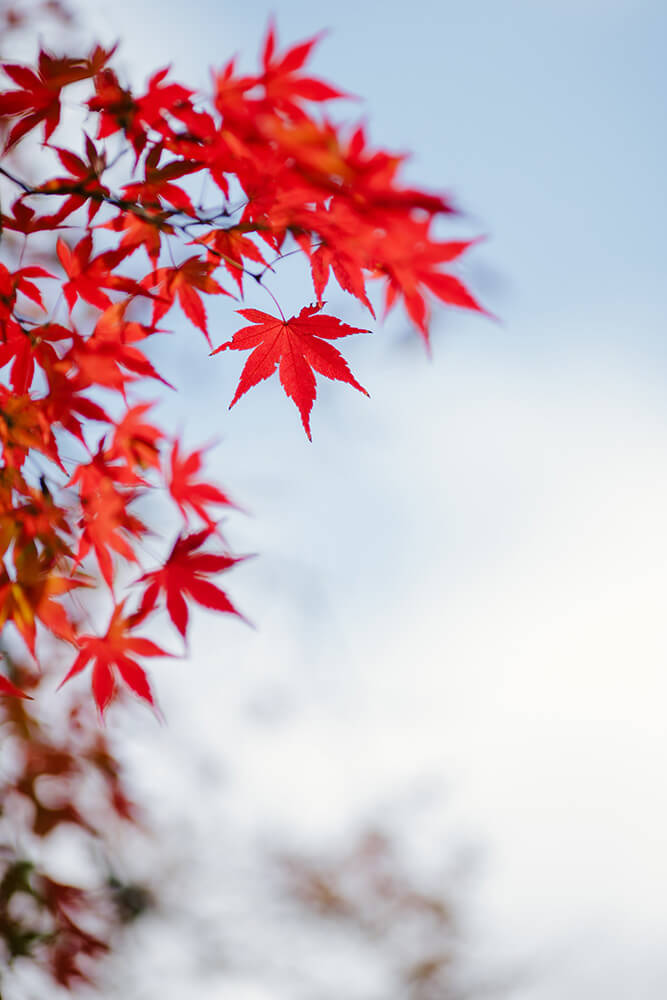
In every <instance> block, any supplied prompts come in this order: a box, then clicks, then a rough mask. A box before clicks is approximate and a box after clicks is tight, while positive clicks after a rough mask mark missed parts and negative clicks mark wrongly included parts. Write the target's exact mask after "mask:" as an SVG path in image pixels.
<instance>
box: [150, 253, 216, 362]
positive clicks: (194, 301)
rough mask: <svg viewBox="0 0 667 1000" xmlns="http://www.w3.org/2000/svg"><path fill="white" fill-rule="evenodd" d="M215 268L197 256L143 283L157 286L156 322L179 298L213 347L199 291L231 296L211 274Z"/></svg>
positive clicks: (186, 311)
mask: <svg viewBox="0 0 667 1000" xmlns="http://www.w3.org/2000/svg"><path fill="white" fill-rule="evenodd" d="M215 267H216V265H215V264H214V263H213V262H211V261H206V260H202V259H201V258H200V257H196V256H195V257H188V259H187V260H184V261H183V263H182V264H179V266H178V267H159V268H158V269H157V271H153V273H152V274H149V275H147V277H146V278H144V281H143V284H144V285H146V286H147V287H150V288H155V287H156V286H157V288H158V293H159V297H158V298H156V299H155V302H154V305H153V323H157V322H159V320H160V319H162V317H163V316H164V315H165V313H167V312H169V310H170V309H171V307H172V306H173V304H174V302H175V301H176V298H178V301H179V303H180V306H181V309H182V310H183V312H184V313H185V315H186V316H187V317H188V319H189V320H191V322H192V323H194V325H195V326H196V327H199V329H200V330H201V332H202V333H203V334H204V336H205V337H206V339H207V340H208V342H209V344H210V343H211V338H210V337H209V335H208V327H207V325H206V309H205V307H204V303H203V302H202V300H201V296H200V295H199V292H205V293H206V294H207V295H229V294H230V293H229V292H228V291H226V290H225V289H224V288H223V287H222V285H219V284H218V282H217V281H216V280H215V278H212V277H211V271H213V270H214V269H215Z"/></svg>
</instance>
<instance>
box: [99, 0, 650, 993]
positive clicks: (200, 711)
mask: <svg viewBox="0 0 667 1000" xmlns="http://www.w3.org/2000/svg"><path fill="white" fill-rule="evenodd" d="M83 9H84V15H85V18H86V21H87V24H88V26H90V25H92V26H93V30H94V32H95V33H96V34H97V35H98V36H100V37H101V38H103V39H104V40H107V41H108V40H111V39H115V38H120V39H121V41H122V47H121V50H120V63H121V65H122V66H123V67H124V69H125V71H126V73H127V75H128V76H129V77H130V78H131V79H133V80H135V81H137V82H138V81H141V80H143V79H144V78H145V76H146V75H147V74H148V73H149V72H150V71H152V70H153V69H154V68H156V67H159V66H163V65H166V64H168V63H170V64H172V66H173V71H174V74H175V75H176V77H178V78H180V79H182V80H183V81H184V82H187V83H190V84H197V85H199V86H200V87H202V88H206V86H207V83H208V79H209V77H208V69H209V67H211V66H219V65H221V64H222V63H223V62H224V61H226V60H227V58H228V57H229V56H230V54H231V53H233V52H235V51H238V52H239V53H241V61H242V64H245V65H246V66H247V67H251V66H253V65H255V60H256V58H257V52H258V49H259V45H260V39H261V37H262V36H263V34H264V31H265V27H266V24H267V21H268V18H269V15H270V14H271V13H274V14H275V15H276V19H277V24H278V29H279V34H280V38H281V40H282V42H283V43H288V42H293V41H297V40H300V39H302V38H304V37H308V36H310V35H312V34H314V33H315V32H317V31H319V30H320V29H322V28H328V29H330V31H329V33H328V35H327V37H326V38H325V39H324V40H323V41H322V44H321V46H320V47H319V49H318V50H317V54H316V57H315V60H314V64H313V65H314V70H315V71H316V72H317V74H318V75H321V76H323V77H324V78H325V79H328V80H331V81H333V82H336V83H338V84H340V85H341V86H342V87H344V88H346V89H347V90H349V91H350V92H352V93H354V94H357V95H360V96H361V97H362V98H363V101H362V102H355V103H349V104H348V105H346V106H345V107H344V108H343V107H342V106H341V110H340V111H338V112H337V114H338V115H339V116H342V115H343V114H344V115H345V116H347V117H349V118H352V119H358V118H364V119H368V121H369V122H370V131H371V135H372V137H373V138H374V140H375V142H376V143H378V144H380V145H384V146H387V147H388V148H392V149H397V148H398V149H401V150H405V151H409V150H411V151H413V153H414V155H413V157H412V159H411V160H410V162H409V164H408V165H407V168H406V176H407V177H408V178H409V179H412V180H414V181H416V182H418V183H420V184H422V185H424V186H425V187H428V188H431V189H434V190H439V191H443V190H444V191H448V192H451V193H452V194H453V195H454V196H455V198H456V200H457V203H458V204H459V205H460V206H461V208H462V210H463V213H464V216H463V218H462V219H461V220H460V221H459V222H458V223H457V224H456V228H455V229H450V231H456V232H461V233H466V234H468V235H477V234H480V233H482V234H486V235H487V236H488V239H487V240H486V241H485V242H484V243H483V244H481V245H480V246H478V247H476V248H475V249H474V250H473V251H472V252H471V253H470V254H469V256H468V260H467V262H466V264H465V267H464V269H463V273H464V274H465V277H466V279H467V280H468V281H469V283H470V285H471V287H472V288H473V290H474V291H475V292H476V293H477V294H478V295H479V297H480V298H481V299H482V300H483V301H484V302H485V304H486V305H487V306H488V307H489V309H490V310H492V311H493V312H494V313H495V314H497V315H498V316H499V317H500V322H499V323H493V322H488V321H486V320H484V319H483V318H480V317H476V316H467V315H463V314H460V313H456V312H454V311H450V312H447V313H444V312H443V313H439V314H437V316H436V319H435V321H434V324H433V358H432V360H429V359H428V358H427V357H426V356H425V353H424V350H423V348H422V346H421V345H420V343H419V342H418V340H417V338H416V337H415V336H414V335H413V334H412V333H411V332H410V331H409V329H408V326H407V323H405V322H404V321H402V320H401V319H400V317H396V318H394V319H393V320H392V322H391V323H388V324H387V325H386V326H385V327H384V328H383V327H381V326H378V328H377V332H376V333H375V334H374V335H373V337H372V338H358V340H359V343H356V344H352V343H350V345H349V350H348V351H347V354H348V356H349V357H350V358H351V362H352V368H353V370H354V371H355V373H356V374H357V376H358V378H359V379H360V381H361V382H362V383H363V384H364V385H365V386H367V388H368V389H369V391H370V393H371V397H372V398H371V400H370V401H369V400H366V399H364V398H362V397H360V396H358V394H356V393H352V392H349V391H347V390H346V389H345V388H344V387H341V386H338V385H336V386H333V387H330V386H325V385H323V386H322V387H321V390H320V395H319V399H318V403H317V404H316V407H315V410H314V417H313V437H314V443H313V444H312V445H310V444H309V443H308V442H307V441H306V440H305V438H304V435H303V433H302V430H301V428H300V426H299V421H298V415H297V414H296V411H295V410H294V408H293V407H291V406H290V404H289V403H288V402H287V401H286V400H285V399H284V398H281V394H280V390H279V388H278V387H277V386H276V385H272V384H269V383H267V384H265V385H263V386H261V387H260V388H258V389H256V390H254V392H253V394H252V397H249V398H247V399H244V400H243V401H242V402H241V403H240V404H239V405H238V406H237V407H235V409H234V410H233V411H232V412H231V413H229V412H228V410H227V404H228V401H229V399H230V398H231V396H232V393H233V386H234V384H235V379H236V377H237V376H238V371H239V370H240V364H241V362H240V359H237V358H234V357H228V356H227V355H222V356H221V357H216V358H214V359H209V358H208V357H207V352H206V349H205V345H204V343H203V340H202V339H201V338H200V337H199V335H198V334H196V333H194V332H193V331H190V330H188V331H187V337H185V336H180V337H179V338H178V343H176V340H177V338H174V342H173V345H172V346H171V347H170V348H169V351H168V353H167V355H166V360H165V362H164V363H163V364H162V370H163V372H164V374H165V376H166V377H167V378H168V379H170V380H171V381H175V382H177V383H178V384H179V386H181V391H180V393H179V395H178V397H177V398H176V397H170V398H169V399H168V400H164V401H163V402H161V404H160V406H161V407H162V413H161V416H162V419H163V421H165V422H167V423H168V424H169V425H170V426H172V427H173V428H174V429H179V428H181V427H184V428H185V429H186V431H185V433H186V440H188V441H189V442H190V443H192V444H195V443H197V444H198V443H202V442H205V441H213V440H214V439H215V440H217V441H218V442H219V443H218V445H217V446H216V447H215V448H214V449H212V450H211V452H210V468H211V470H212V472H213V475H214V476H215V477H216V478H217V479H218V480H219V481H220V482H221V483H222V484H224V485H225V486H226V487H227V488H228V489H229V491H230V492H231V493H232V494H233V495H234V497H235V498H237V500H238V502H239V504H241V505H242V506H243V507H244V509H245V510H247V511H248V514H247V515H241V514H238V515H234V516H233V517H231V518H230V519H229V524H228V528H229V532H228V537H229V541H230V543H231V544H233V546H234V547H235V548H236V550H238V551H246V552H249V551H252V552H258V553H259V558H257V559H255V560H252V561H249V562H248V563H246V564H245V565H244V566H243V567H242V568H240V569H238V571H237V572H236V574H235V577H234V580H233V583H231V585H230V590H231V593H232V595H233V596H234V598H235V600H236V602H237V604H238V605H240V606H241V608H242V609H243V611H244V612H245V613H246V614H247V615H248V617H249V618H251V619H252V620H253V622H255V623H256V625H257V628H256V630H255V631H252V630H250V629H246V628H244V627H243V626H242V625H239V624H237V623H236V622H230V621H225V622H221V623H220V622H217V621H215V620H214V619H213V618H211V617H209V616H207V615H205V614H203V613H202V614H201V615H200V616H199V619H198V622H197V627H196V628H195V629H194V632H193V634H194V639H193V644H192V648H191V650H190V658H189V659H188V660H187V661H174V662H169V663H165V664H164V665H161V666H160V667H159V668H156V669H155V671H154V675H155V680H156V684H157V687H158V690H159V691H160V696H161V700H162V707H163V710H164V712H165V716H166V718H167V726H165V727H163V728H161V729H160V728H158V727H156V726H151V725H150V724H147V723H146V722H145V719H143V716H140V715H137V717H136V718H133V719H132V720H131V721H130V722H122V721H119V722H116V723H114V724H115V725H117V726H119V727H120V728H121V730H122V735H123V738H124V739H125V740H126V742H127V743H129V744H131V746H132V752H133V754H134V759H135V761H136V762H137V768H136V770H137V775H138V780H139V782H140V783H141V782H142V781H143V783H144V786H145V787H144V789H143V792H144V795H145V797H146V798H147V800H148V801H149V802H152V803H153V805H154V807H156V808H157V809H158V810H160V809H161V810H162V811H163V814H164V816H165V818H168V817H169V816H172V817H173V816H177V817H179V819H180V821H181V823H182V832H183V837H184V838H185V839H186V840H187V839H188V838H190V839H191V841H192V843H195V842H197V837H200V838H202V841H203V840H204V839H206V837H208V838H209V840H210V835H211V834H210V831H211V830H217V831H218V835H219V837H220V850H221V852H223V853H224V852H225V851H226V850H227V846H226V845H227V839H226V838H227V837H228V835H229V831H230V830H231V829H232V828H233V829H234V830H235V831H236V833H237V834H240V836H241V840H242V839H243V832H244V831H245V832H246V833H247V836H248V838H250V837H251V836H252V835H254V834H255V833H256V832H257V831H258V830H260V831H263V835H264V836H266V837H267V839H268V840H269V841H271V839H272V838H274V839H280V838H283V839H284V838H285V837H287V838H292V840H293V841H294V842H296V843H300V844H308V843H311V842H313V839H317V838H334V839H335V838H336V837H340V836H343V834H344V831H345V830H347V829H348V828H351V827H353V826H354V824H355V823H358V822H359V817H366V818H368V817H371V821H372V822H374V823H377V824H380V825H382V823H383V822H385V821H388V822H389V821H392V822H393V819H394V818H395V817H396V816H400V817H401V824H402V829H403V831H404V835H405V836H406V837H407V838H408V839H409V838H410V836H412V839H413V843H412V848H411V849H412V850H413V851H416V852H417V854H418V855H419V856H420V857H422V858H424V857H428V858H432V859H437V858H438V857H439V856H440V855H442V856H449V855H450V854H451V853H452V851H454V852H455V853H456V851H458V850H459V848H461V847H462V846H463V847H465V845H468V849H469V850H471V851H472V853H473V854H474V855H475V857H476V863H475V865H474V868H475V874H474V878H473V880H472V884H471V885H470V886H468V888H467V889H466V899H467V911H468V917H467V919H468V931H469V937H470V940H471V941H472V942H473V950H474V952H475V962H477V963H479V964H478V968H479V969H483V970H484V974H485V975H486V974H487V973H488V975H489V977H490V979H491V980H493V977H494V975H495V970H503V971H502V973H501V974H500V978H502V977H503V976H504V975H505V974H506V972H507V970H512V971H511V974H510V976H509V980H510V985H509V986H508V987H507V989H506V991H505V994H504V995H506V996H511V997H512V998H513V1000H562V998H564V997H567V998H568V1000H580V998H581V1000H584V998H585V1000H590V998H592V997H604V998H605V1000H627V998H628V997H637V998H642V1000H663V998H664V997H665V996H666V995H667V955H666V952H665V927H666V926H667V899H666V898H665V897H666V892H667V861H666V860H665V849H664V845H665V843H666V842H667V791H666V783H665V760H666V758H667V737H666V735H665V724H664V718H665V701H666V696H667V681H666V679H665V672H666V671H665V660H666V652H667V648H666V647H667V640H666V637H665V619H666V615H665V606H666V602H667V586H666V583H667V574H666V572H665V566H666V562H667V523H666V521H667V519H666V515H665V510H666V509H667V346H666V345H667V341H666V339H665V320H666V319H667V302H666V291H665V287H666V286H665V276H666V275H665V270H666V261H667V257H666V254H665V232H666V231H667V198H666V197H665V163H666V162H667V143H666V141H665V128H664V123H665V111H666V107H665V105H666V103H667V68H666V63H665V59H664V40H665V38H666V37H667V8H666V7H665V5H664V4H663V3H660V2H657V0H655V2H651V0H605V2H602V0H577V2H576V3H575V2H573V0H558V2H552V0H540V2H538V3H534V2H529V0H506V2H505V3H502V4H500V3H497V2H495V0H471V2H468V3H465V4H462V3H453V2H449V0H443V2H441V3H435V2H432V0H412V2H411V3H409V4H408V3H397V2H393V0H388V2H387V0H385V2H382V3H379V2H375V0H366V2H365V3H363V4H360V3H359V2H352V0H338V2H337V3H336V4H331V3H324V2H323V0H311V2H310V3H308V4H307V5H304V4H301V3H297V2H296V0H281V2H280V3H279V4H276V3H273V4H270V5H269V4H265V3H264V2H262V0H245V2H244V3H242V4H238V3H237V4H232V3H224V2H220V0H215V2H212V0H188V2H182V0H179V2H175V0H166V2H165V0H160V2H158V0H132V2H131V0H116V2H115V3H114V4H113V6H111V5H109V6H107V8H106V10H105V11H104V12H103V11H102V10H101V8H100V5H98V4H97V3H93V2H92V0H89V2H88V6H87V7H86V5H84V8H83ZM274 288H275V289H276V290H277V291H278V290H279V297H280V299H281V304H283V306H284V308H286V309H291V308H300V307H301V306H302V305H303V304H305V303H306V302H308V301H309V300H310V297H311V289H310V286H309V284H308V281H307V278H306V276H305V273H304V272H302V271H300V270H299V269H298V268H297V267H295V266H292V265H291V264H288V263H286V264H285V268H284V272H283V273H282V274H279V276H278V280H277V281H276V282H275V283H274ZM330 301H331V302H332V303H333V304H335V306H336V308H338V309H340V310H342V313H341V314H342V315H343V316H344V318H346V319H347V320H348V321H350V322H358V321H360V320H361V316H360V314H359V313H358V312H357V310H356V306H355V305H354V303H352V302H350V301H346V300H344V298H343V297H342V295H336V294H335V293H334V294H332V295H331V296H330ZM252 304H255V305H257V306H258V307H259V308H265V307H266V303H262V302H260V301H258V300H254V301H253V303H252ZM211 316H212V317H213V319H214V321H213V322H212V323H211V324H210V326H211V329H212V334H213V338H214V341H215V342H216V343H219V342H222V341H223V340H225V339H228V337H229V336H230V333H231V331H232V330H233V328H234V327H233V315H232V313H231V311H230V310H229V307H228V306H226V305H224V304H223V306H222V307H221V308H220V309H219V310H218V311H216V312H214V311H213V306H211ZM158 670H159V676H158ZM139 718H141V719H142V722H141V723H140V724H139V723H138V722H137V719H139ZM123 727H124V728H123ZM193 761H194V762H195V764H193ZM223 801H224V803H225V805H224V807H223V806H221V805H220V804H219V803H221V802H223ZM216 810H221V812H219V813H218V812H216ZM212 815H217V816H218V817H219V819H218V825H217V826H216V824H215V823H213V822H212V820H211V816H212ZM207 816H208V819H206V817H207ZM207 824H209V825H208V826H207ZM207 831H208V832H207ZM417 831H418V833H417ZM234 842H235V843H238V842H239V837H238V836H236V839H235V841H234ZM239 864H242V861H239ZM192 878H193V880H194V879H195V878H196V876H195V875H194V874H193V875H192ZM206 912H208V911H206ZM215 912H217V911H215V908H214V909H213V911H211V913H212V915H210V916H209V917H207V918H206V919H204V917H202V922H203V924H206V920H208V932H210V931H211V927H210V924H211V921H214V920H215V919H217V917H215ZM250 919H252V914H250ZM267 933H269V934H270V933H271V932H270V931H269V932H267ZM166 950H168V949H166V948H165V947H164V946H163V947H162V950H161V951H160V949H159V948H158V953H157V958H156V961H158V962H163V963H167V958H166V954H165V953H166ZM172 950H173V949H172ZM177 950H178V948H177V947H176V951H177ZM170 959H171V960H173V959H174V955H173V954H172V955H171V956H170ZM167 967H169V968H170V969H172V971H171V972H170V973H169V975H168V976H166V974H165V976H163V979H162V981H160V980H159V979H158V981H160V985H161V987H163V990H164V992H162V993H161V995H164V996H165V997H166V996H170V995H171V994H169V993H168V990H169V988H171V989H173V990H174V995H179V996H183V995H185V994H184V992H183V989H184V988H187V989H186V992H187V995H188V996H195V995H196V996H197V997H199V996H201V997H202V998H204V997H208V996H209V995H210V996H214V995H215V996H216V997H217V996H229V997H234V998H235V1000H237V998H241V997H243V1000H245V998H246V997H251V996H252V997H253V998H254V997H262V998H264V997H269V996H271V997H275V996H278V992H277V991H276V990H275V988H274V989H273V990H271V989H267V990H266V992H261V991H259V992H252V991H251V990H250V987H249V986H247V984H246V986H245V987H243V989H246V992H243V989H242V984H240V982H239V983H237V984H236V986H235V987H234V990H230V991H229V992H228V993H221V992H220V985H219V981H218V980H217V979H216V978H215V976H214V975H213V973H211V978H210V979H209V980H207V982H208V986H207V987H205V986H198V987H197V989H198V990H200V992H198V993H196V994H195V992H194V991H195V986H194V985H193V984H192V983H190V984H189V985H188V983H187V980H186V979H183V981H182V982H179V979H178V976H179V973H178V972H177V971H174V970H175V966H174V967H173V968H172V966H167V965H164V968H167ZM515 973H516V974H515ZM180 974H181V975H182V976H184V977H185V976H186V972H184V971H182V972H181V973H180ZM351 975H352V973H351ZM257 989H258V990H259V987H257ZM207 990H208V992H207ZM280 995H281V996H282V994H280ZM285 995H286V996H287V995H292V996H294V995H295V993H294V992H293V993H292V994H285ZM308 995H312V996H317V995H318V994H317V991H316V990H315V991H314V992H311V994H308ZM319 995H320V996H321V995H322V994H319ZM338 995H343V996H345V991H343V993H342V994H340V993H339V994H338ZM347 995H349V996H350V997H351V996H353V995H354V996H356V993H353V991H352V987H350V991H349V993H348V994H347ZM360 995H363V993H362V994H360ZM346 1000H347V997H346Z"/></svg>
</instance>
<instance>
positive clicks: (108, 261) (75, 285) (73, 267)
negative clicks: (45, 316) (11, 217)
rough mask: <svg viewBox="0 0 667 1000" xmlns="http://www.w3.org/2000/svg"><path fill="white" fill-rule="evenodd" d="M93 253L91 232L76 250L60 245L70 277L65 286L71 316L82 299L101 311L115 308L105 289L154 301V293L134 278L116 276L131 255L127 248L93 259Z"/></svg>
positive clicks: (64, 290)
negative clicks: (152, 296) (116, 269)
mask: <svg viewBox="0 0 667 1000" xmlns="http://www.w3.org/2000/svg"><path fill="white" fill-rule="evenodd" d="M92 252H93V236H92V233H90V232H89V233H87V234H86V235H85V236H84V237H83V239H82V240H79V242H78V243H77V245H76V246H75V247H74V250H70V248H69V247H68V246H67V244H66V243H65V241H64V240H62V239H59V240H58V242H57V244H56V253H57V254H58V258H59V260H60V263H61V264H62V266H63V268H64V270H65V271H66V273H67V276H68V278H69V281H66V282H65V283H64V284H63V295H64V296H65V298H66V300H67V305H68V307H69V311H70V313H71V312H72V309H73V308H74V306H75V303H76V301H77V298H79V297H80V298H82V299H85V301H86V302H89V303H90V304H91V305H93V306H96V307H97V308H98V309H107V308H108V307H109V306H110V305H111V299H110V298H109V296H108V295H107V294H106V293H105V292H103V291H102V287H104V288H111V289H114V290H115V291H119V292H126V293H127V294H129V295H143V296H146V297H147V298H150V293H149V292H147V291H146V290H145V289H144V288H142V286H141V285H139V284H137V282H136V281H133V280H132V278H126V277H123V276H122V275H117V274H113V273H112V272H113V270H114V269H115V268H116V267H118V265H119V264H120V263H121V261H122V260H124V259H125V257H127V256H128V254H129V253H130V252H131V251H130V250H129V249H128V248H127V247H123V248H121V249H118V250H106V251H105V252H104V253H100V254H98V255H97V257H92V258H91V256H90V255H91V253H92Z"/></svg>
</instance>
